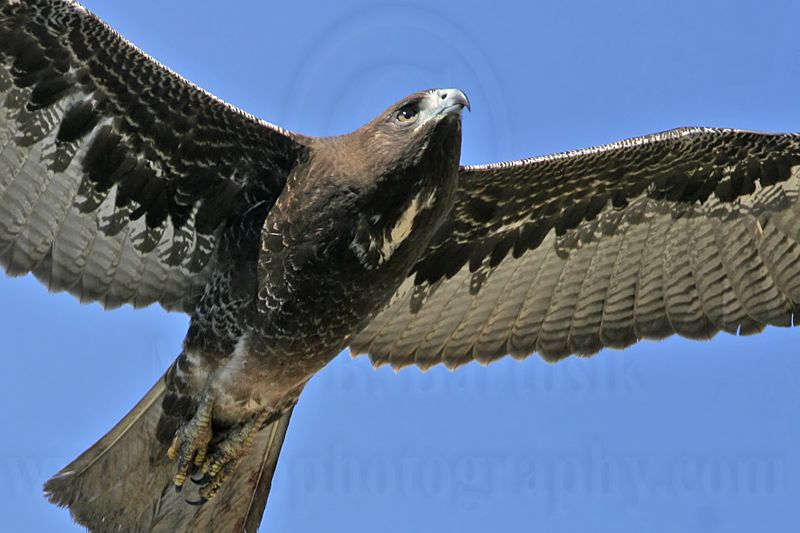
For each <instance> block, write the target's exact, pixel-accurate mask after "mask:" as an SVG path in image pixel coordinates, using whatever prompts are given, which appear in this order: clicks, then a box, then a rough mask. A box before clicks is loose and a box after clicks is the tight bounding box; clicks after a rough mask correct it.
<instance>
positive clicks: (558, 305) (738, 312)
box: [0, 0, 800, 531]
mask: <svg viewBox="0 0 800 533" xmlns="http://www.w3.org/2000/svg"><path fill="white" fill-rule="evenodd" d="M468 105H469V104H468V100H467V98H466V96H465V95H464V94H463V93H462V92H461V91H459V90H457V89H434V90H427V91H421V92H419V93H415V94H413V95H410V96H408V97H407V98H404V99H403V100H401V101H400V102H397V103H396V104H393V105H392V106H390V107H389V108H387V109H386V110H385V111H383V112H382V113H380V114H379V115H378V116H377V117H376V118H375V119H374V120H372V121H371V122H369V123H368V124H366V125H364V126H363V127H362V128H359V129H358V130H357V131H355V132H353V133H351V134H348V135H343V136H339V137H329V138H313V137H307V136H304V135H300V134H296V133H292V132H288V131H285V130H283V129H281V128H280V127H277V126H274V125H272V124H269V123H267V122H264V121H261V120H259V119H256V118H255V117H252V116H250V115H248V114H246V113H245V112H243V111H240V110H238V109H236V108H234V107H233V106H230V105H229V104H226V103H224V102H222V101H220V100H219V99H217V98H215V97H213V96H211V95H210V94H208V93H206V92H205V91H203V90H202V89H200V88H198V87H196V86H195V85H193V84H191V83H190V82H188V81H187V80H185V79H183V78H181V77H180V76H179V75H177V74H175V73H174V72H172V71H170V70H169V69H167V68H166V67H164V66H162V65H161V64H159V63H158V62H156V61H155V60H154V59H152V58H150V57H149V56H147V55H146V54H144V53H143V52H142V51H141V50H139V49H137V48H136V47H134V46H133V45H131V44H130V43H128V42H127V41H125V40H124V39H123V38H122V37H121V36H119V35H118V34H117V33H116V32H114V31H113V30H112V29H111V28H109V27H108V26H107V25H105V24H104V23H103V22H102V21H100V20H99V19H97V18H96V17H95V16H94V15H92V14H91V13H89V12H88V11H87V10H85V9H84V8H83V7H81V6H80V5H79V4H77V3H75V2H71V1H66V0H16V1H9V0H6V1H0V263H2V265H3V267H4V268H5V270H6V272H7V273H8V274H10V275H22V274H25V273H28V272H32V273H34V274H35V275H36V276H37V277H38V278H39V279H40V280H42V281H43V282H44V283H45V284H47V286H48V287H49V288H50V289H52V290H57V291H62V290H66V291H69V292H71V293H72V294H74V295H76V296H77V297H79V298H80V299H81V301H85V302H91V301H96V302H99V303H101V304H102V305H104V306H105V307H116V306H120V305H124V304H131V305H133V306H143V305H149V304H151V303H159V304H160V305H162V306H164V307H165V308H167V309H174V310H179V311H183V312H186V313H188V314H189V315H191V325H190V328H189V331H188V332H187V335H186V339H185V340H184V345H183V350H182V352H181V353H180V354H179V356H178V357H177V359H176V361H175V363H174V364H173V365H172V366H171V367H170V369H169V370H168V372H167V373H166V375H165V376H164V378H163V379H161V380H159V382H158V383H157V384H156V385H155V386H154V387H153V388H152V389H151V391H150V392H149V393H148V394H147V395H146V396H145V398H144V399H143V400H142V401H141V402H140V403H139V404H138V405H137V406H136V407H134V409H133V410H132V411H131V412H130V413H129V414H128V415H127V416H126V417H125V418H123V420H122V421H121V422H120V423H119V424H118V425H117V426H116V427H115V428H114V429H112V430H111V432H109V434H108V435H106V436H105V437H104V438H103V439H101V440H100V441H98V443H97V444H96V445H95V446H93V447H92V448H90V449H89V450H87V451H86V452H85V453H84V454H83V455H82V456H80V457H79V458H78V459H76V460H75V461H73V463H71V464H70V465H68V466H67V467H65V469H64V470H62V471H61V472H60V473H59V474H57V475H56V476H55V477H54V478H53V479H52V480H51V481H49V482H48V484H47V486H46V491H47V493H48V496H49V497H50V499H51V500H52V501H53V502H55V503H57V504H59V505H64V506H67V507H69V508H70V511H71V512H72V515H73V517H74V518H75V520H76V521H78V522H79V523H81V524H83V525H85V526H87V527H89V528H90V529H91V530H93V531H195V530H214V531H245V530H248V531H249V530H253V529H254V528H255V527H256V526H257V524H258V522H259V521H260V517H261V514H262V512H263V509H264V505H265V503H266V499H267V495H268V492H269V486H270V483H271V479H272V473H273V472H274V469H275V467H276V464H277V460H278V453H279V451H280V446H281V444H282V441H283V436H284V434H285V432H286V429H287V426H288V421H289V416H290V413H291V409H292V407H293V405H294V404H295V402H296V401H297V398H298V397H299V395H300V393H301V392H302V389H303V387H304V385H305V383H306V382H307V381H308V379H310V377H311V376H313V375H314V374H315V373H316V372H317V371H319V370H320V369H321V368H323V367H324V366H325V364H327V362H328V361H330V359H331V358H332V357H334V356H335V355H336V354H337V353H338V352H339V351H340V350H342V349H343V348H345V347H347V346H350V348H351V349H352V350H353V351H354V353H355V352H366V353H368V354H369V355H370V357H371V358H372V360H373V361H374V362H375V363H378V364H380V363H389V364H391V365H393V366H395V367H400V366H405V365H411V364H415V365H417V366H420V367H422V368H428V367H430V366H432V365H434V364H438V363H444V364H445V365H447V366H448V367H456V366H459V365H461V364H464V363H466V362H468V361H471V360H473V359H474V360H478V361H480V362H483V363H487V362H490V361H493V360H495V359H497V358H499V357H502V356H504V355H506V354H511V355H513V356H515V357H520V358H522V357H526V356H528V355H530V354H531V353H539V354H540V355H542V356H544V357H546V358H547V359H549V360H557V359H560V358H563V357H565V356H567V355H570V354H582V355H589V354H593V353H595V352H597V351H598V350H600V349H601V348H602V347H604V346H610V347H617V348H622V347H625V346H628V345H630V344H632V343H634V342H636V341H637V340H639V339H642V338H663V337H665V336H667V335H670V334H673V333H677V334H680V335H683V336H686V337H690V338H708V337H710V336H712V335H714V334H715V333H716V332H717V331H726V332H730V333H738V334H749V333H756V332H758V331H761V330H762V329H763V328H764V327H765V326H766V325H777V326H790V325H793V324H794V323H795V322H796V320H797V312H798V306H800V199H799V197H800V138H798V136H796V135H794V134H764V133H756V132H745V131H737V130H717V129H707V128H685V129H679V130H673V131H669V132H665V133H660V134H655V135H651V136H647V137H643V138H637V139H631V140H627V141H621V142H619V143H615V144H611V145H607V146H601V147H597V148H591V149H586V150H579V151H575V152H569V153H564V154H556V155H552V156H546V157H540V158H535V159H528V160H522V161H515V162H508V163H499V164H493V165H484V166H471V167H464V166H460V165H459V158H460V142H461V112H462V110H463V109H464V108H465V107H468Z"/></svg>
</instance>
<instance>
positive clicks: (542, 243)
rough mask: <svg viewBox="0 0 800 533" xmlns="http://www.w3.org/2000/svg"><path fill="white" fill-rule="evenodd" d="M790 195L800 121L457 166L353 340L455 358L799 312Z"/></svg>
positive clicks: (707, 331) (763, 321)
mask: <svg viewBox="0 0 800 533" xmlns="http://www.w3.org/2000/svg"><path fill="white" fill-rule="evenodd" d="M799 196H800V137H798V136H797V135H771V134H763V133H754V132H745V131H736V130H718V129H699V128H687V129H679V130H673V131H668V132H665V133H660V134H656V135H651V136H648V137H643V138H637V139H630V140H627V141H622V142H619V143H615V144H611V145H606V146H601V147H598V148H591V149H586V150H579V151H575V152H569V153H563V154H556V155H551V156H546V157H540V158H535V159H527V160H522V161H515V162H509V163H500V164H495V165H486V166H475V167H463V168H462V169H461V181H460V190H459V194H458V199H457V203H456V206H455V207H454V209H453V211H452V213H451V215H450V218H449V220H448V221H447V223H446V224H445V226H444V227H442V228H441V230H440V231H439V232H438V234H437V235H436V237H435V238H434V240H433V243H432V245H431V246H430V248H429V250H428V251H427V253H426V255H425V256H424V257H423V258H422V260H421V261H420V262H419V263H418V264H417V265H416V267H415V268H414V270H413V272H412V273H411V276H410V277H409V278H408V279H407V280H406V283H405V284H404V286H403V287H402V288H401V290H400V291H399V292H398V294H397V295H396V297H395V298H394V300H393V303H392V304H390V305H389V306H388V307H387V308H386V309H385V310H384V311H383V312H382V313H381V314H380V315H378V316H377V317H376V318H375V319H374V320H373V321H372V322H371V323H370V324H369V325H368V326H367V327H366V328H365V329H364V331H363V332H361V333H360V334H359V335H358V336H357V337H356V338H355V339H354V340H353V342H352V344H351V349H352V350H353V352H354V353H356V352H366V353H369V355H370V356H371V358H372V360H373V362H374V363H376V364H381V363H387V362H388V363H390V364H391V365H393V366H395V367H401V366H405V365H411V364H416V365H418V366H420V367H423V368H427V367H429V366H431V365H434V364H437V363H444V364H445V365H447V366H448V367H456V366H459V365H461V364H464V363H466V362H468V361H470V360H472V359H475V360H477V361H480V362H481V363H488V362H490V361H493V360H495V359H497V358H499V357H502V356H504V355H505V354H511V355H513V356H515V357H520V358H521V357H526V356H528V355H529V354H531V353H532V352H538V353H539V354H540V355H542V356H543V357H545V358H547V359H549V360H557V359H560V358H562V357H565V356H567V355H569V354H580V355H590V354H593V353H595V352H597V351H598V350H600V349H601V348H603V347H606V346H608V347H614V348H622V347H625V346H629V345H630V344H633V343H634V342H636V341H637V340H639V339H642V338H653V339H660V338H663V337H666V336H668V335H671V334H673V333H678V334H679V335H683V336H685V337H690V338H710V337H711V336H713V335H714V334H715V333H716V332H717V331H726V332H729V333H738V334H751V333H756V332H759V331H761V330H762V329H763V328H764V327H765V325H767V324H771V325H777V326H790V325H792V324H793V321H794V323H795V324H796V323H797V322H798V309H800V200H798V197H799Z"/></svg>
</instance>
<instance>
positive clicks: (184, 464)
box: [167, 397, 214, 492]
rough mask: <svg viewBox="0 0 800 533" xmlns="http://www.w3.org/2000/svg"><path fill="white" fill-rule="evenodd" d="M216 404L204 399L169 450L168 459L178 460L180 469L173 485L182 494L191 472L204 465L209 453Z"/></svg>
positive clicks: (178, 432) (178, 433)
mask: <svg viewBox="0 0 800 533" xmlns="http://www.w3.org/2000/svg"><path fill="white" fill-rule="evenodd" d="M213 408H214V403H213V401H212V400H211V398H209V397H204V398H203V401H202V402H201V403H200V405H199V406H198V408H197V412H195V414H194V416H193V417H192V419H191V420H190V421H189V422H188V423H186V424H184V425H182V426H181V427H180V428H178V431H177V432H176V433H175V438H174V439H172V444H171V445H170V447H169V449H168V450H167V459H169V460H170V461H174V460H175V459H177V460H178V469H177V471H176V472H175V477H174V478H173V483H174V485H175V490H176V491H178V492H180V491H181V489H182V488H183V484H184V483H185V482H186V477H187V476H188V475H189V470H190V469H191V468H192V467H193V466H199V465H202V464H203V463H204V462H205V460H206V454H207V453H208V443H209V442H211V436H212V432H211V411H212V410H213Z"/></svg>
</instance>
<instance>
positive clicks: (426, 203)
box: [380, 192, 435, 263]
mask: <svg viewBox="0 0 800 533" xmlns="http://www.w3.org/2000/svg"><path fill="white" fill-rule="evenodd" d="M421 198H422V192H418V193H417V195H416V196H415V197H414V199H413V200H411V203H410V204H408V207H407V208H406V210H405V211H403V214H402V215H400V217H399V218H398V219H397V222H395V223H394V226H392V229H391V231H389V234H388V235H387V236H385V237H384V239H383V246H382V247H381V260H380V262H381V263H383V262H385V261H388V260H389V258H390V257H391V256H392V254H393V253H394V251H395V250H397V247H398V246H400V245H401V244H403V241H405V240H406V239H407V238H408V236H409V235H411V229H412V228H413V227H414V220H415V219H416V218H417V215H419V213H420V212H421V211H424V210H425V209H429V208H430V207H431V206H432V205H433V202H434V199H435V194H434V193H433V192H431V193H429V194H428V197H427V198H425V200H422V199H421Z"/></svg>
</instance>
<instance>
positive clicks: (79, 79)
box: [0, 0, 302, 311]
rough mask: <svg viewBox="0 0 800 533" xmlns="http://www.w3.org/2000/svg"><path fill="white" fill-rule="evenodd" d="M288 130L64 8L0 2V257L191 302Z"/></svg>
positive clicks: (273, 164) (274, 171) (132, 295)
mask: <svg viewBox="0 0 800 533" xmlns="http://www.w3.org/2000/svg"><path fill="white" fill-rule="evenodd" d="M301 149H302V147H301V145H300V144H299V143H298V142H297V141H296V138H295V136H293V135H292V134H290V133H288V132H285V131H283V130H281V129H280V128H278V127H276V126H273V125H271V124H268V123H266V122H263V121H260V120H258V119H256V118H254V117H252V116H250V115H247V114H246V113H244V112H242V111H240V110H238V109H236V108H234V107H233V106H230V105H228V104H226V103H224V102H222V101H221V100H219V99H217V98H215V97H213V96H211V95H210V94H208V93H206V92H205V91H203V90H202V89H200V88H198V87H196V86H194V85H193V84H191V83H190V82H188V81H186V80H185V79H183V78H181V77H180V76H178V75H177V74H175V73H173V72H172V71H170V70H168V69H167V68H165V67H164V66H162V65H160V64H159V63H158V62H156V61H155V60H153V59H152V58H150V57H149V56H147V55H146V54H144V53H143V52H142V51H140V50H139V49H138V48H136V47H135V46H133V45H132V44H130V43H129V42H127V41H125V40H124V39H123V38H122V37H120V36H119V35H118V34H117V33H116V32H114V31H113V30H112V29H111V28H109V27H108V26H107V25H105V24H104V23H103V22H102V21H100V20H99V19H97V18H96V17H95V16H94V15H92V14H91V13H89V12H88V11H86V10H85V9H84V8H83V7H81V6H80V5H79V4H77V3H75V2H71V1H67V0H47V1H45V0H41V1H37V0H26V1H24V2H15V1H8V0H5V1H2V0H0V264H2V266H3V267H4V269H5V270H6V271H7V273H9V274H11V275H22V274H25V273H28V272H33V273H34V274H35V275H36V276H37V277H38V278H39V279H40V280H42V281H43V282H44V283H45V284H46V285H47V286H48V287H49V288H50V289H51V290H54V291H62V290H67V291H70V292H71V293H73V294H75V295H76V296H78V297H79V298H80V299H81V301H85V302H89V301H99V302H100V303H102V304H103V305H104V306H106V307H116V306H119V305H123V304H126V303H129V304H132V305H134V306H144V305H148V304H150V303H153V302H158V303H160V304H161V305H162V306H164V307H165V308H167V309H177V310H183V311H191V309H192V308H193V306H194V305H195V303H196V301H197V299H198V297H199V295H200V290H201V288H202V287H203V285H204V284H205V281H206V279H207V276H208V273H209V271H210V270H211V269H212V268H213V263H214V261H215V252H216V250H217V247H218V241H219V235H220V232H221V231H222V229H223V228H224V227H225V224H226V221H228V219H229V217H230V216H231V214H232V213H234V212H237V211H241V210H246V209H249V208H251V207H252V206H253V205H257V206H259V208H260V209H262V210H265V211H267V210H268V209H269V207H270V206H271V205H272V203H274V201H275V198H276V197H277V195H278V194H280V191H281V190H282V188H283V184H284V182H285V178H286V175H287V173H288V171H289V169H290V168H291V166H292V165H293V163H294V161H295V159H296V158H297V156H298V153H299V151H300V150H301Z"/></svg>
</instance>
